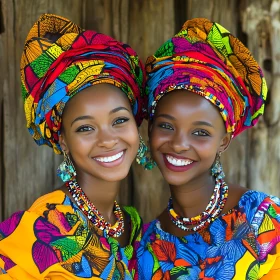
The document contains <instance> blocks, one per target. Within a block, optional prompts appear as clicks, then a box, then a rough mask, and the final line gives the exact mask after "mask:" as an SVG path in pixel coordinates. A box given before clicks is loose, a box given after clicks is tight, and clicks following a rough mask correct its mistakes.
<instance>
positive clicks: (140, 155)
mask: <svg viewBox="0 0 280 280" xmlns="http://www.w3.org/2000/svg"><path fill="white" fill-rule="evenodd" d="M139 139H140V144H139V149H138V152H137V155H136V162H137V163H138V164H140V165H142V166H143V167H144V169H145V170H151V169H153V168H154V167H155V166H157V164H156V163H155V162H154V160H153V159H152V158H151V155H150V152H149V149H148V147H147V145H146V144H145V142H144V140H143V138H142V136H141V135H140V134H139Z"/></svg>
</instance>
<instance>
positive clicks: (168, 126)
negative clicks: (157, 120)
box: [159, 123, 174, 130]
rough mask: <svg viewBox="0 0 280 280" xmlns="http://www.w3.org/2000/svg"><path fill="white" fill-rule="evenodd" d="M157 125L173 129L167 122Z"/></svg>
mask: <svg viewBox="0 0 280 280" xmlns="http://www.w3.org/2000/svg"><path fill="white" fill-rule="evenodd" d="M159 127H160V128H163V129H168V130H174V129H173V127H172V126H171V125H170V124H168V123H161V124H159Z"/></svg>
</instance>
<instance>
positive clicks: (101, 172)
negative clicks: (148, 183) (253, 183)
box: [60, 84, 139, 182]
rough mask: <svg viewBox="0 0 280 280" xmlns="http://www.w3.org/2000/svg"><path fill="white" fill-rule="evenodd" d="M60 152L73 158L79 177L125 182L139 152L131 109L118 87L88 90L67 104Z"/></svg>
mask: <svg viewBox="0 0 280 280" xmlns="http://www.w3.org/2000/svg"><path fill="white" fill-rule="evenodd" d="M62 124H63V129H62V134H61V137H60V144H61V148H62V149H63V150H65V151H66V152H67V153H68V154H70V155H71V158H72V160H73V163H74V165H75V168H76V171H77V176H78V177H82V176H93V177H95V178H97V179H99V180H104V181H110V182H113V181H119V180H122V179H124V178H125V177H126V176H127V174H128V172H129V169H130V166H131V164H132V162H133V160H134V158H135V156H136V153H137V150H138V148H139V136H138V129H137V125H136V122H135V120H134V116H133V114H132V111H131V106H130V103H129V100H128V98H127V97H126V95H125V94H124V93H123V92H122V91H121V90H120V89H119V88H117V87H115V86H112V85H108V84H99V85H94V86H92V87H89V88H87V89H85V90H83V91H81V92H79V93H78V94H77V95H76V96H74V97H73V98H72V99H71V100H70V101H69V102H68V103H67V106H66V108H65V110H64V112H63V116H62Z"/></svg>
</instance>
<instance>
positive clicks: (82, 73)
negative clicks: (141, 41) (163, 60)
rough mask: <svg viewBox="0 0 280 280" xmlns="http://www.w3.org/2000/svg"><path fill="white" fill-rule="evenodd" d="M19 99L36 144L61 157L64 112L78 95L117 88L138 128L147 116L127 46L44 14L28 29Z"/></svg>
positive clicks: (140, 71)
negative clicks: (102, 87)
mask: <svg viewBox="0 0 280 280" xmlns="http://www.w3.org/2000/svg"><path fill="white" fill-rule="evenodd" d="M21 81H22V96H23V99H24V110H25V115H26V120H27V127H28V130H29V132H30V134H31V135H32V137H33V138H34V140H35V142H36V143H37V144H38V145H43V144H46V145H48V146H50V147H53V149H54V151H55V152H56V153H61V148H60V146H59V143H58V139H59V134H60V129H61V118H62V113H63V109H64V107H65V104H66V103H67V102H68V100H69V99H70V98H71V97H73V96H74V95H75V94H76V93H78V92H79V91H81V90H83V89H85V88H87V87H89V86H92V85H96V84H100V83H108V84H112V85H114V86H116V87H118V88H120V89H121V90H122V91H123V92H124V93H125V94H126V95H127V97H128V99H129V101H130V103H131V106H132V110H133V114H134V116H135V119H136V122H137V124H138V125H140V124H141V122H142V120H143V117H144V116H145V114H144V110H143V108H144V109H145V99H146V98H145V94H144V84H145V72H144V68H143V65H142V63H141V61H140V60H139V58H138V56H137V54H136V52H135V51H134V50H133V49H132V48H131V47H130V46H128V45H127V44H123V43H121V42H118V41H116V40H115V39H113V38H111V37H109V36H106V35H104V34H101V33H97V32H95V31H91V30H86V31H84V30H82V29H81V28H80V27H79V26H77V25H76V24H74V23H73V22H71V21H69V20H68V19H65V18H63V17H60V16H56V15H52V14H44V15H42V16H41V17H40V18H39V20H38V21H37V22H36V23H35V25H34V26H33V27H32V28H31V30H30V32H29V34H28V36H27V39H26V42H25V47H24V51H23V55H22V58H21Z"/></svg>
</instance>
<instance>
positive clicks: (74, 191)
mask: <svg viewBox="0 0 280 280" xmlns="http://www.w3.org/2000/svg"><path fill="white" fill-rule="evenodd" d="M66 187H67V188H68V191H69V192H70V194H71V195H72V197H73V198H74V200H75V201H76V203H77V205H78V207H79V208H80V209H81V211H82V212H83V213H84V214H85V215H86V216H87V218H88V219H89V220H90V221H91V222H92V223H93V224H94V226H96V227H97V228H99V229H101V230H103V231H105V232H106V233H107V235H108V236H111V237H119V236H121V234H122V233H123V232H124V218H123V214H122V211H121V208H120V206H119V205H118V204H117V202H116V201H115V203H114V214H115V216H116V219H117V221H116V223H115V224H114V225H111V224H110V223H108V222H106V221H105V219H104V217H103V216H102V214H101V213H100V212H99V211H98V210H97V208H96V207H95V206H94V205H93V204H92V202H90V200H89V199H88V197H87V196H86V194H85V193H84V192H83V190H82V188H81V187H80V186H79V184H78V182H77V181H76V179H75V178H72V180H71V181H68V182H66Z"/></svg>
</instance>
